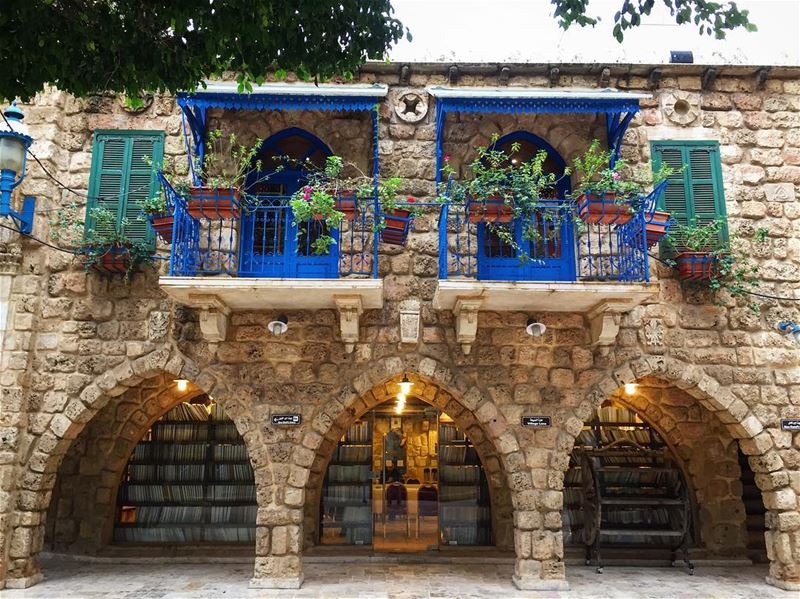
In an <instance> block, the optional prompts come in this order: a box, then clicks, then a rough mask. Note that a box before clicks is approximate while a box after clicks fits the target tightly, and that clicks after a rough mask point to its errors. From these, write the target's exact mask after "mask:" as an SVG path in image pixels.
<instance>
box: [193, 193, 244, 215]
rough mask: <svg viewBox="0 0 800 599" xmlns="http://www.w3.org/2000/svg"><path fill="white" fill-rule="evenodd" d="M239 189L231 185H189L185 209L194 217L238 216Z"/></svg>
mask: <svg viewBox="0 0 800 599" xmlns="http://www.w3.org/2000/svg"><path fill="white" fill-rule="evenodd" d="M239 198H240V196H239V190H238V189H236V188H233V187H190V188H189V201H188V202H187V206H186V211H187V212H188V213H189V214H190V215H191V216H192V217H193V218H195V219H201V218H204V219H207V220H231V219H234V218H238V217H239Z"/></svg>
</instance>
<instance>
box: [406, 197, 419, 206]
mask: <svg viewBox="0 0 800 599" xmlns="http://www.w3.org/2000/svg"><path fill="white" fill-rule="evenodd" d="M416 201H417V200H416V198H414V196H408V197H407V198H406V202H408V203H409V204H413V203H414V202H416Z"/></svg>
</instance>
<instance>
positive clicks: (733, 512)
mask: <svg viewBox="0 0 800 599" xmlns="http://www.w3.org/2000/svg"><path fill="white" fill-rule="evenodd" d="M609 399H613V400H614V401H615V402H617V403H619V404H621V405H623V406H625V407H627V408H629V409H631V410H633V411H634V412H636V413H637V414H638V415H639V416H640V417H641V418H642V420H644V421H645V422H647V423H648V424H649V425H650V426H651V427H652V428H653V429H654V430H655V431H656V432H657V433H658V434H659V436H660V437H661V439H663V440H664V442H665V443H666V444H667V446H668V447H669V448H670V450H671V451H672V454H673V456H674V457H675V458H676V459H677V462H678V465H679V466H680V468H681V470H682V471H683V474H684V478H685V480H686V482H687V484H688V486H689V489H690V494H689V496H690V499H691V501H692V512H693V513H692V515H693V523H694V535H693V536H694V543H695V545H696V546H697V548H698V549H700V550H702V551H703V554H704V555H706V556H708V557H710V558H711V557H713V558H715V557H724V558H744V557H745V555H746V552H747V526H746V519H745V511H744V503H743V501H742V498H741V495H742V484H741V470H740V468H739V462H738V443H737V441H736V439H734V438H733V437H732V436H731V435H730V433H729V432H728V430H727V428H726V427H725V425H724V424H723V423H722V422H721V421H720V420H719V418H718V417H717V416H716V415H714V414H713V413H712V412H710V411H709V410H706V409H703V408H702V407H701V406H700V404H699V403H698V402H697V400H696V399H695V398H693V397H692V396H690V395H689V394H688V393H686V392H685V391H683V390H682V389H679V388H677V387H675V386H674V385H672V384H670V383H668V382H666V381H664V380H662V379H658V378H654V377H644V378H640V379H637V389H636V391H635V392H634V393H633V394H630V395H628V394H627V393H625V392H622V391H621V390H617V392H615V393H614V394H613V395H611V396H610V397H609Z"/></svg>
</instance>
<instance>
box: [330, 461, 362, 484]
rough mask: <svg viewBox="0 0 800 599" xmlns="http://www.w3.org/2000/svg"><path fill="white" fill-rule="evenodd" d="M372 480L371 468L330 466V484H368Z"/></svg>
mask: <svg viewBox="0 0 800 599" xmlns="http://www.w3.org/2000/svg"><path fill="white" fill-rule="evenodd" d="M369 480H370V466H368V465H348V466H339V465H336V464H331V465H330V466H328V484H335V483H367V482H369Z"/></svg>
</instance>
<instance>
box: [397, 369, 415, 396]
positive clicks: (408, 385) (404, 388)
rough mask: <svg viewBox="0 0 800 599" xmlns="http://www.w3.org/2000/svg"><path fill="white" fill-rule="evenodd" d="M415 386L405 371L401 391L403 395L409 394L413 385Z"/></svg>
mask: <svg viewBox="0 0 800 599" xmlns="http://www.w3.org/2000/svg"><path fill="white" fill-rule="evenodd" d="M413 386H414V383H412V382H411V381H409V380H408V375H407V374H406V373H405V372H404V373H403V380H402V381H400V393H402V394H403V395H408V394H409V393H411V387H413Z"/></svg>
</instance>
